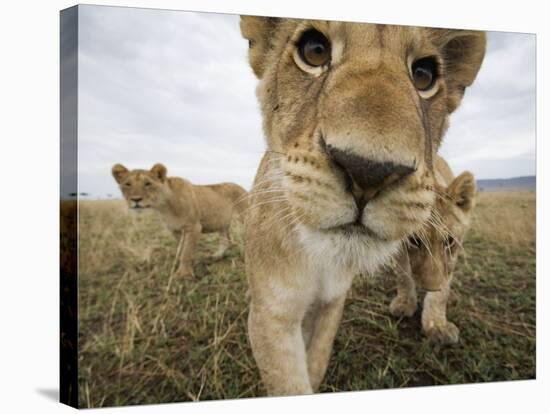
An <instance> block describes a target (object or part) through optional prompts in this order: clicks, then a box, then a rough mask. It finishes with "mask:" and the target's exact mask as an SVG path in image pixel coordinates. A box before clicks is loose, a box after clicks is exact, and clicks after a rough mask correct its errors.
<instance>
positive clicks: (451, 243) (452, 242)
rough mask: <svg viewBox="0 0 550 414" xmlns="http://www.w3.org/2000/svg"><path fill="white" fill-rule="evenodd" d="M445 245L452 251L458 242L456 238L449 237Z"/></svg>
mask: <svg viewBox="0 0 550 414" xmlns="http://www.w3.org/2000/svg"><path fill="white" fill-rule="evenodd" d="M445 244H446V245H447V247H448V248H449V249H452V248H453V247H455V245H456V240H455V239H454V237H452V236H449V237H447V240H445Z"/></svg>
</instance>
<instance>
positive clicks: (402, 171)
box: [326, 145, 415, 208]
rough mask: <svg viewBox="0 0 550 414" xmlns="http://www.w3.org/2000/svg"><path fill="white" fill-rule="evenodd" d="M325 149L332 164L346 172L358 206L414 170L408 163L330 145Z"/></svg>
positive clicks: (362, 205) (363, 204) (361, 205)
mask: <svg viewBox="0 0 550 414" xmlns="http://www.w3.org/2000/svg"><path fill="white" fill-rule="evenodd" d="M326 149H327V152H328V154H329V156H330V157H331V159H332V161H333V162H334V164H336V165H337V166H338V167H340V168H341V169H343V170H344V171H345V172H346V174H347V176H348V178H349V180H350V182H349V183H348V184H349V186H350V190H351V192H352V193H353V196H354V197H355V199H356V201H357V203H358V206H359V207H360V208H362V207H364V206H365V204H366V203H367V202H368V201H369V200H371V199H372V198H374V197H375V196H376V195H377V194H378V193H379V192H380V191H381V190H383V189H384V188H386V187H387V186H389V185H390V184H392V183H394V182H396V181H397V180H399V179H400V178H403V177H405V176H407V175H409V174H411V173H413V172H414V171H415V168H414V167H411V166H408V165H402V164H396V163H394V162H391V161H386V162H380V161H376V160H372V159H369V158H366V157H362V156H360V155H357V154H354V153H353V152H351V151H346V150H341V149H339V148H336V147H334V146H331V145H327V147H326Z"/></svg>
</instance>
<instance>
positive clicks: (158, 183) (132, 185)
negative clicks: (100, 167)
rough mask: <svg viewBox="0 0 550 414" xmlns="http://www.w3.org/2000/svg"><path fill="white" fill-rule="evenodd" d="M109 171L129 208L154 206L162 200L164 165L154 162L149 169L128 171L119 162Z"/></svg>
mask: <svg viewBox="0 0 550 414" xmlns="http://www.w3.org/2000/svg"><path fill="white" fill-rule="evenodd" d="M111 172H112V174H113V177H114V179H115V180H116V182H117V183H118V186H119V187H120V191H121V192H122V195H123V196H124V199H125V200H126V202H127V203H128V207H129V208H130V209H132V210H136V211H139V210H141V209H144V208H155V207H157V206H158V204H159V203H160V202H161V201H162V200H163V198H164V197H163V194H164V193H165V185H164V184H165V181H166V167H165V166H164V165H162V164H155V165H154V166H153V168H151V169H150V170H149V171H147V170H131V171H130V170H128V169H127V168H126V167H125V166H123V165H121V164H115V165H114V166H113V168H112V170H111Z"/></svg>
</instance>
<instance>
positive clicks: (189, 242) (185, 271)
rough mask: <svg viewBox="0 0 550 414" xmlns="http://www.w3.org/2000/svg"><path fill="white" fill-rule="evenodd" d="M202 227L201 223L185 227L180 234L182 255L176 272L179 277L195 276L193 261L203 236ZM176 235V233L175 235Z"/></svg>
mask: <svg viewBox="0 0 550 414" xmlns="http://www.w3.org/2000/svg"><path fill="white" fill-rule="evenodd" d="M201 231H202V226H201V225H200V223H195V224H192V225H190V226H185V227H184V228H183V232H181V231H180V232H179V234H180V241H179V242H180V243H181V244H182V248H181V253H180V255H181V256H180V265H179V268H178V270H177V271H176V275H177V276H179V277H189V276H193V259H194V257H195V252H196V251H197V246H198V243H199V239H200V236H201ZM174 234H176V233H174Z"/></svg>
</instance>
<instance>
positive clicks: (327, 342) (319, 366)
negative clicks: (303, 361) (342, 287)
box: [304, 295, 346, 392]
mask: <svg viewBox="0 0 550 414" xmlns="http://www.w3.org/2000/svg"><path fill="white" fill-rule="evenodd" d="M345 301H346V295H342V296H341V297H339V298H337V299H335V300H333V301H331V302H330V303H325V304H322V305H321V306H320V307H319V308H318V309H316V311H315V313H314V314H313V315H311V317H312V321H311V322H310V323H309V324H308V325H309V326H307V327H306V329H307V330H305V331H304V336H306V339H308V341H307V368H308V373H309V381H310V383H311V388H312V389H313V391H314V392H316V391H317V390H318V389H319V386H320V385H321V382H322V381H323V378H324V376H325V372H326V370H327V366H328V362H329V359H330V353H331V351H332V344H333V342H334V337H335V336H336V331H337V330H338V326H339V325H340V320H341V319H342V312H343V309H344V302H345ZM307 337H309V338H307Z"/></svg>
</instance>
